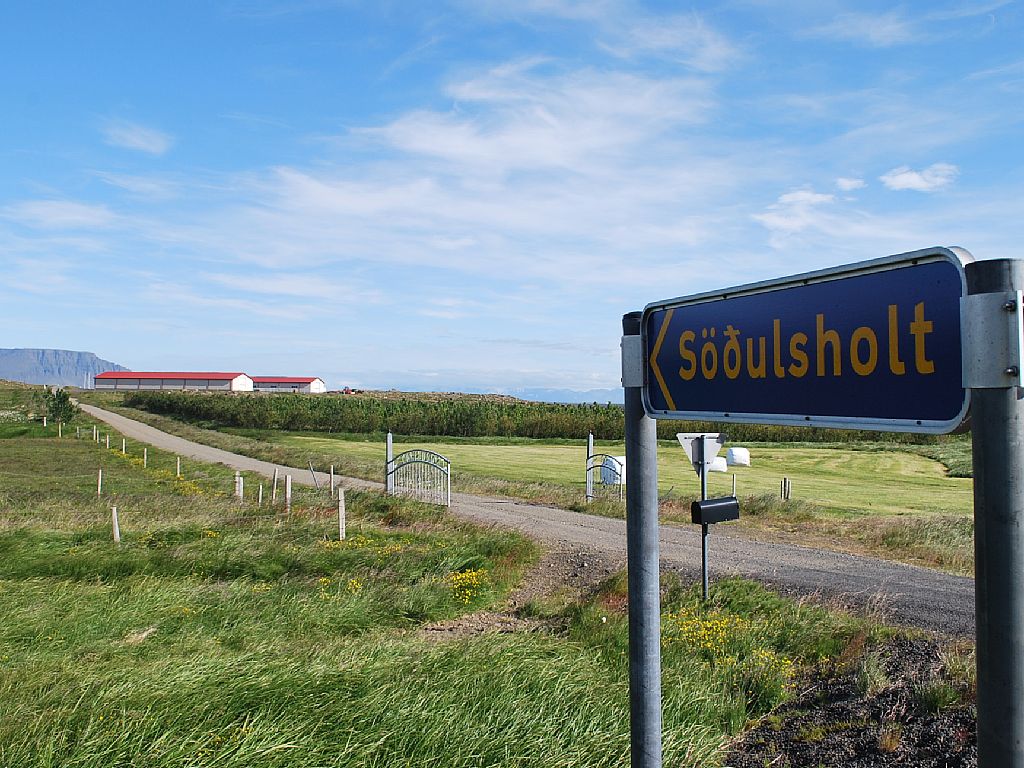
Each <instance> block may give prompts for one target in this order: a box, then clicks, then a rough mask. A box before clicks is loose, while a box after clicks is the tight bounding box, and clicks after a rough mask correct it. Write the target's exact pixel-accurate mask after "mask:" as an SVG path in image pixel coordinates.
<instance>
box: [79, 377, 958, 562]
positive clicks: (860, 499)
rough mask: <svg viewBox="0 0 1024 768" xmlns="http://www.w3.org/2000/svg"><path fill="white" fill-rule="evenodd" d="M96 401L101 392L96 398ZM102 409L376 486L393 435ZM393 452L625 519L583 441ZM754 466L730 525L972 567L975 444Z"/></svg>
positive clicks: (845, 451) (772, 456)
mask: <svg viewBox="0 0 1024 768" xmlns="http://www.w3.org/2000/svg"><path fill="white" fill-rule="evenodd" d="M90 395H92V393H90ZM104 398H105V399H104V400H103V404H104V405H105V406H106V407H114V408H115V409H117V410H121V412H123V413H125V414H126V415H128V416H131V417H134V418H139V419H141V420H142V421H145V422H147V423H150V424H152V425H154V426H156V427H158V428H161V429H164V430H166V431H169V432H171V433H174V434H178V435H181V436H182V437H186V438H189V439H193V440H196V441H198V442H203V443H207V444H210V445H215V446H217V447H220V448H224V449H226V450H230V451H235V452H238V453H242V454H246V455H250V456H255V457H257V458H262V459H266V460H269V461H276V462H281V463H286V464H291V465H293V466H304V465H305V464H306V462H307V461H312V462H313V463H314V464H315V465H316V466H318V467H320V468H322V469H326V467H327V465H328V464H332V463H333V464H335V465H336V467H337V469H338V471H339V472H341V473H343V474H348V475H351V476H355V477H363V478H368V479H373V480H379V479H380V478H381V476H382V474H383V463H384V445H383V443H384V436H383V435H349V434H311V433H289V432H277V431H268V430H242V429H230V430H224V431H214V430H210V429H203V428H201V427H198V426H195V425H191V424H186V423H184V422H180V421H176V420H174V419H171V418H168V417H165V416H159V415H156V414H150V413H147V412H144V411H137V410H133V409H124V408H119V407H118V406H116V404H115V403H114V402H113V400H114V398H112V397H111V396H110V395H109V394H105V395H104ZM396 440H397V441H398V442H397V443H396V451H401V450H404V449H408V448H412V447H427V448H431V449H434V450H437V451H439V452H440V453H442V454H445V455H446V456H448V457H449V458H451V459H452V461H453V485H454V487H455V488H456V489H457V490H462V491H467V492H470V493H479V494H483V495H498V496H509V497H514V498H521V499H525V500H528V501H533V502H537V503H543V504H549V505H553V506H561V507H565V508H568V509H575V510H578V511H585V512H589V513H592V514H602V515H611V516H622V515H623V514H624V508H623V505H622V503H621V502H619V501H618V499H617V494H614V493H613V494H611V495H610V496H609V495H607V494H606V495H605V498H603V499H600V500H598V501H597V502H596V503H592V504H585V503H584V502H583V488H584V477H583V467H584V460H585V447H584V443H583V442H582V441H575V442H573V441H566V440H545V441H538V440H529V439H524V438H404V437H400V436H399V437H396ZM747 445H748V447H749V448H750V449H751V451H752V457H753V466H752V467H749V468H736V469H735V474H736V475H737V494H738V495H739V497H740V502H741V509H742V512H741V519H740V521H739V523H730V524H729V526H730V527H733V528H734V529H736V527H737V526H738V529H739V530H741V531H743V532H745V533H746V535H751V536H755V537H760V538H768V539H772V540H776V541H782V542H795V543H800V544H806V545H810V546H817V547H823V548H830V549H838V550H842V551H846V552H852V553H856V554H867V555H874V556H877V557H882V558H886V559H891V560H897V561H900V562H906V563H911V564H914V565H923V566H927V567H935V568H940V569H943V570H946V571H950V572H953V573H959V574H968V575H969V574H972V573H973V571H974V523H973V515H972V509H973V503H972V497H971V482H972V481H971V480H970V474H971V443H970V439H969V438H968V437H952V438H946V439H945V440H943V441H942V442H939V443H935V444H927V445H909V444H908V445H900V446H895V445H893V444H892V443H874V442H853V443H843V444H821V443H803V444H801V443H775V444H757V443H750V444H747ZM596 450H597V451H599V452H606V453H609V454H612V455H621V454H622V452H623V448H622V444H621V443H619V444H616V443H606V442H598V444H597V448H596ZM684 462H685V458H684V454H683V451H682V449H681V448H680V447H679V445H678V444H677V443H675V442H668V441H663V442H661V443H660V444H659V480H660V493H661V495H662V499H663V501H662V510H661V513H662V519H663V521H665V522H668V523H678V524H685V525H688V524H689V509H688V503H689V500H690V499H692V498H694V497H695V496H696V494H697V492H698V486H697V478H696V476H695V475H694V474H693V473H692V472H691V470H689V469H688V468H687V466H685V464H684ZM731 474H732V473H731V472H730V473H729V474H717V473H714V474H712V475H711V476H710V488H711V493H712V494H713V495H719V494H726V493H729V492H731V490H732V477H731ZM784 476H785V477H788V478H790V480H791V482H792V487H793V498H792V500H791V501H787V502H780V501H779V499H778V491H779V481H780V480H781V478H782V477H784Z"/></svg>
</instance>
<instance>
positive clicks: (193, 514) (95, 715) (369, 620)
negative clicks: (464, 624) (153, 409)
mask: <svg viewBox="0 0 1024 768" xmlns="http://www.w3.org/2000/svg"><path fill="white" fill-rule="evenodd" d="M11 404H12V403H11V401H10V398H7V402H6V403H5V398H4V392H3V391H2V390H0V410H3V409H4V406H5V405H11ZM19 407H20V406H18V405H17V404H14V405H13V407H12V408H7V410H14V411H17V410H18V408H19ZM72 429H73V425H72ZM54 432H55V430H54V429H53V427H52V426H51V427H49V428H47V429H45V430H44V429H43V428H42V427H41V426H40V425H39V424H38V423H37V422H33V421H29V420H26V419H23V418H22V419H10V420H8V421H6V422H4V423H3V424H2V425H0V459H2V461H0V600H2V604H3V606H4V621H3V622H2V623H0V765H3V766H4V767H5V768H21V767H22V766H25V767H28V766H33V767H37V766H38V767H42V766H48V767H50V766H80V767H82V768H86V767H89V768H91V767H94V766H95V767H96V768H99V767H100V766H103V767H104V768H106V767H107V766H160V767H163V766H168V767H169V766H213V765H216V766H294V765H314V766H382V767H383V766H403V765H405V766H438V767H440V766H445V767H446V768H447V767H448V766H467V767H468V766H492V765H493V766H497V765H501V766H524V767H525V766H545V767H548V766H566V767H568V766H617V765H622V764H624V763H625V762H626V761H627V759H628V758H627V751H628V743H629V734H628V674H627V668H626V657H627V655H626V636H627V621H626V617H625V613H624V607H625V583H624V579H623V578H622V576H621V575H619V576H617V577H615V578H614V579H612V580H610V581H609V582H608V583H606V584H604V585H603V586H602V587H601V588H600V589H599V590H598V592H597V593H596V594H595V595H593V596H592V597H588V598H587V599H585V600H584V601H582V602H578V603H576V602H574V603H570V604H569V605H568V606H566V605H564V604H563V602H561V601H558V600H554V601H545V600H543V599H541V600H539V601H535V602H533V603H531V604H530V605H529V606H528V608H527V613H528V615H529V616H531V617H533V618H535V619H537V620H539V621H540V622H541V626H548V625H547V624H545V623H544V622H545V621H547V620H551V621H552V624H551V626H553V627H563V628H564V629H562V630H559V631H553V630H548V631H540V632H532V633H525V634H524V633H513V634H509V635H497V634H485V635H482V636H459V635H457V634H456V635H454V636H453V637H454V639H451V640H447V641H442V642H438V641H436V640H430V639H427V637H426V634H425V633H421V632H420V631H419V630H420V628H421V627H423V626H424V625H425V624H427V623H429V622H432V621H435V620H440V619H446V620H457V618H458V617H459V616H460V615H462V614H465V613H467V612H475V611H479V610H482V609H487V608H495V607H500V606H501V605H502V603H503V600H504V597H505V595H506V593H507V591H508V589H509V588H510V587H511V586H512V584H514V583H515V582H517V581H518V580H519V579H520V578H522V575H523V573H524V570H525V569H527V568H528V567H529V566H530V564H531V563H532V562H533V558H534V556H535V553H534V549H533V547H532V546H531V545H530V544H529V543H528V542H526V541H524V540H523V539H521V538H520V537H518V536H516V535H514V534H511V533H503V532H500V531H494V530H481V529H477V528H474V527H471V526H468V525H465V524H462V523H459V522H458V521H456V520H454V519H452V518H450V517H449V516H447V515H446V514H445V513H444V512H443V511H440V510H438V509H436V508H430V507H426V506H423V505H417V504H413V503H410V502H405V501H398V500H394V499H387V498H385V497H382V496H380V495H378V494H374V493H363V494H358V493H350V495H349V511H350V518H351V519H350V523H349V536H348V538H347V539H346V541H344V542H340V541H338V540H337V528H336V521H335V519H334V517H333V513H332V509H333V507H332V504H331V503H330V500H325V499H324V497H323V496H319V495H317V494H316V493H315V492H313V491H306V490H303V492H302V493H301V494H299V495H297V498H296V503H295V508H294V510H293V514H291V515H286V514H284V513H283V511H282V510H281V508H280V507H277V508H275V509H271V508H269V507H268V506H266V505H264V506H262V507H257V506H255V505H254V504H251V503H244V504H243V503H239V502H238V501H237V500H234V499H232V498H231V497H230V491H231V487H232V479H233V472H232V471H231V470H228V469H227V468H225V467H221V466H212V465H201V464H196V463H192V462H190V463H188V464H187V465H186V467H185V478H184V479H179V478H177V477H175V473H174V472H173V471H172V469H173V468H174V466H175V464H174V457H173V456H171V455H168V454H164V453H163V452H160V451H156V450H153V449H150V451H149V462H148V466H146V467H143V466H142V461H141V459H140V457H139V455H140V453H141V450H140V448H141V447H140V446H137V445H134V444H131V443H129V445H128V446H127V447H128V452H127V454H126V455H121V453H120V439H119V436H114V439H113V440H112V444H113V447H112V449H110V450H108V449H106V448H105V447H104V446H105V442H104V443H103V444H101V445H97V444H96V443H94V442H92V441H91V439H85V438H83V439H75V438H74V437H73V436H72V437H67V436H66V437H64V438H63V439H57V438H55V437H54V436H53V435H54ZM83 432H86V430H83ZM69 433H70V434H72V435H73V431H72V430H71V429H69V430H68V431H66V432H65V434H66V435H67V434H69ZM88 434H89V436H90V437H91V432H88ZM101 466H102V467H103V468H104V470H105V472H104V474H105V478H104V479H105V490H104V493H103V495H102V496H97V494H96V486H95V472H96V470H97V469H98V468H99V467H101ZM251 480H254V478H251ZM114 503H117V504H118V507H119V511H120V513H121V527H122V535H123V540H122V543H121V544H120V545H117V544H115V543H114V542H113V541H112V540H111V530H110V507H111V505H112V504H114ZM666 590H667V591H666V595H665V600H664V616H663V624H664V628H665V633H664V665H663V666H664V674H665V753H666V764H668V765H682V766H698V765H700V766H704V765H715V764H719V763H720V755H721V753H722V746H723V744H724V743H725V741H726V740H727V739H728V736H729V734H731V733H735V732H737V731H738V730H740V729H742V728H743V727H744V726H745V724H746V723H747V722H748V720H749V719H750V718H753V717H757V716H759V715H760V714H762V713H764V712H767V711H768V710H769V709H770V708H771V707H773V706H774V705H775V704H777V703H778V702H780V701H782V700H784V699H786V698H787V697H788V696H789V695H790V692H791V691H792V686H793V685H794V683H795V681H796V679H797V674H798V670H799V669H800V667H801V666H803V665H807V664H814V663H817V662H818V661H819V660H820V659H822V658H824V657H828V658H833V657H836V656H837V655H840V654H842V653H844V649H846V648H847V647H849V646H851V645H852V646H854V647H861V646H863V644H864V638H865V636H867V637H868V638H871V637H875V636H882V635H884V634H886V630H884V629H883V628H880V627H878V626H876V625H872V624H870V623H868V622H865V621H864V620H862V619H857V618H853V617H851V616H849V615H846V614H843V613H840V612H835V611H828V610H825V609H823V608H820V607H815V606H812V605H809V604H800V603H795V602H792V601H789V600H785V599H782V598H780V597H778V596H777V595H774V594H773V593H770V592H768V591H766V590H764V589H763V588H761V587H758V586H756V585H754V584H752V583H749V582H744V581H723V582H720V583H719V584H717V585H716V587H715V590H714V600H713V602H712V603H711V604H707V605H705V604H702V603H701V601H700V600H699V598H698V594H697V591H696V590H695V589H693V588H690V587H683V586H681V585H679V584H678V583H676V582H673V581H671V580H670V581H669V582H666Z"/></svg>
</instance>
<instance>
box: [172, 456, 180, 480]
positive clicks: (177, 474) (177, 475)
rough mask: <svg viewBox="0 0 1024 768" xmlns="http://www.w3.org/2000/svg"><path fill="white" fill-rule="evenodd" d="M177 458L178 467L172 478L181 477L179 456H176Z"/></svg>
mask: <svg viewBox="0 0 1024 768" xmlns="http://www.w3.org/2000/svg"><path fill="white" fill-rule="evenodd" d="M177 458H178V466H177V468H176V469H175V470H174V476H175V477H181V456H178V457H177Z"/></svg>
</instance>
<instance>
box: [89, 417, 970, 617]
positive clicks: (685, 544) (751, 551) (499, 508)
mask: <svg viewBox="0 0 1024 768" xmlns="http://www.w3.org/2000/svg"><path fill="white" fill-rule="evenodd" d="M80 408H81V409H82V410H83V411H85V412H86V413H88V414H89V415H91V416H93V417H95V418H97V419H99V420H101V421H104V422H106V423H108V424H109V425H110V426H112V427H113V428H114V429H116V430H117V431H118V432H120V433H121V434H123V435H124V436H126V437H130V438H132V439H133V440H138V441H140V442H146V443H149V444H150V445H154V446H156V447H158V448H162V449H164V450H167V451H172V452H174V453H176V454H178V455H180V456H183V457H189V458H193V459H199V460H201V461H206V462H212V463H220V464H224V465H226V466H229V467H232V468H234V469H239V470H244V471H247V472H257V473H260V474H263V475H266V476H271V475H273V473H274V469H275V467H276V468H278V469H280V470H281V471H282V472H283V471H285V470H287V472H289V473H290V474H292V482H296V483H302V484H306V485H312V484H313V482H312V478H311V477H310V473H309V470H308V469H297V468H289V467H283V466H280V465H275V464H272V463H270V462H266V461H260V460H259V459H253V458H249V457H247V456H240V455H238V454H235V453H229V452H228V451H223V450H220V449H218V448H212V447H210V446H207V445H201V444H199V443H193V442H191V441H189V440H185V439H183V438H180V437H175V436H174V435H169V434H167V433H166V432H161V431H160V430H158V429H154V428H153V427H150V426H148V425H146V424H142V423H140V422H137V421H134V420H132V419H128V418H126V417H124V416H121V415H119V414H116V413H111V412H110V411H105V410H103V409H100V408H96V407H95V406H90V405H84V404H82V405H80ZM318 479H319V480H320V481H321V482H326V480H327V475H326V474H325V473H318ZM342 484H343V486H344V487H346V488H381V487H382V485H381V483H373V482H370V481H368V480H359V479H354V478H344V479H343V480H342ZM452 512H454V513H455V514H456V515H459V516H461V517H464V518H466V519H469V520H472V521H474V522H477V523H482V524H489V525H498V526H501V527H505V528H512V529H515V530H518V531H521V532H523V533H525V534H526V535H528V536H531V537H533V538H535V539H537V540H539V541H541V542H543V543H546V544H549V545H553V546H557V547H559V548H561V549H568V550H576V551H577V554H578V556H579V560H578V562H579V563H581V565H580V567H581V568H586V567H587V561H586V558H587V554H588V553H593V558H594V560H595V561H596V562H595V563H594V564H592V567H596V563H597V562H599V563H604V564H606V565H607V564H608V563H612V564H614V565H620V564H623V563H624V562H625V553H626V526H625V522H624V521H622V520H613V519H610V518H606V517H597V516H592V515H585V514H581V513H579V512H570V511H567V510H564V509H555V508H552V507H542V506H537V505H534V504H527V503H523V502H518V501H514V500H508V499H494V498H487V497H482V496H472V495H468V494H454V495H453V497H452ZM661 562H662V568H663V569H665V570H674V571H678V572H680V573H683V574H685V575H687V576H692V577H693V578H694V579H697V580H699V578H700V533H699V529H698V528H697V527H696V526H694V527H693V528H682V527H675V526H663V527H662V529H661ZM710 562H711V574H712V579H714V578H715V577H716V576H722V575H726V574H729V575H738V576H745V577H749V578H753V579H757V580H759V581H762V582H765V583H768V584H771V585H772V586H774V587H776V588H778V589H780V590H781V591H783V592H785V593H787V594H790V595H798V596H811V597H815V598H820V599H823V600H828V601H834V602H838V603H840V604H844V605H849V606H851V607H858V608H863V607H871V608H872V609H874V610H877V611H880V612H881V613H882V614H883V615H884V616H885V617H886V618H887V619H888V620H889V621H892V622H895V623H897V624H906V625H910V626H916V627H920V628H922V629H927V630H932V631H937V632H942V633H945V634H949V635H954V636H963V637H973V635H974V580H973V579H970V578H965V577H962V576H951V575H949V574H944V573H939V572H937V571H931V570H928V569H926V568H915V567H913V566H908V565H900V564H897V563H890V562H887V561H885V560H877V559H874V558H869V557H858V556H855V555H845V554H841V553H837V552H830V551H826V550H819V549H811V548H808V547H800V546H796V545H787V544H770V543H765V542H757V541H751V540H749V539H747V538H744V537H743V536H740V535H737V534H734V533H730V532H728V531H727V530H723V528H722V527H720V528H718V529H712V534H711V537H710Z"/></svg>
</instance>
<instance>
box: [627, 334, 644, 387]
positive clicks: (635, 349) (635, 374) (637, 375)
mask: <svg viewBox="0 0 1024 768" xmlns="http://www.w3.org/2000/svg"><path fill="white" fill-rule="evenodd" d="M643 385H644V347H643V342H642V341H641V337H640V336H623V337H622V386H624V387H642V386H643Z"/></svg>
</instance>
